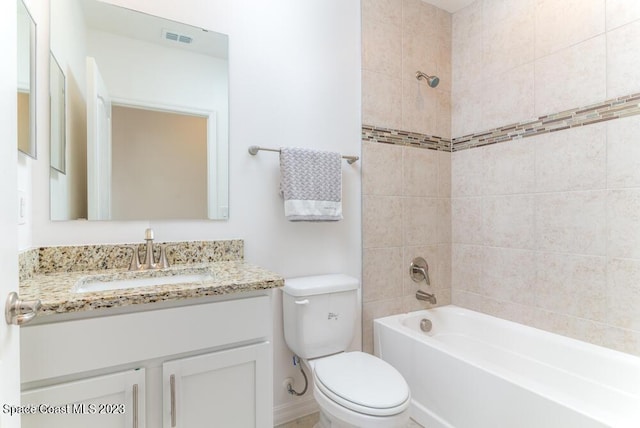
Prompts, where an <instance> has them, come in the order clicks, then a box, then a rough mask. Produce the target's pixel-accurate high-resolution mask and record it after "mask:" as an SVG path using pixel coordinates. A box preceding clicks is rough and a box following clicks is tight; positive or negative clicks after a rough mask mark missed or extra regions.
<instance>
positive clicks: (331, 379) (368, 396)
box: [283, 274, 411, 428]
mask: <svg viewBox="0 0 640 428" xmlns="http://www.w3.org/2000/svg"><path fill="white" fill-rule="evenodd" d="M359 284H360V283H359V281H358V279H357V278H353V277H350V276H347V275H342V274H333V275H318V276H307V277H299V278H291V279H287V280H286V281H285V285H284V288H283V317H284V337H285V341H286V342H287V345H288V346H289V349H291V350H292V351H293V352H294V353H295V354H296V355H297V356H298V357H300V358H301V359H302V362H303V364H304V366H306V368H307V369H308V370H309V372H310V373H311V377H312V378H313V384H314V385H313V396H314V398H315V399H316V401H317V403H318V406H319V407H320V422H318V424H317V425H316V428H350V427H366V428H396V427H405V426H406V425H407V423H408V422H409V404H410V402H411V393H410V390H409V386H408V385H407V382H406V381H405V380H404V378H403V377H402V375H401V374H400V373H399V372H398V371H397V370H396V369H395V368H393V367H392V366H391V365H390V364H388V363H387V362H385V361H382V360H381V359H379V358H376V357H374V356H372V355H370V354H366V353H364V352H359V351H353V352H346V350H347V348H348V347H349V345H350V344H351V341H352V340H353V337H354V334H355V329H356V325H357V322H356V321H357V318H356V317H357V315H358V307H357V305H358V288H359Z"/></svg>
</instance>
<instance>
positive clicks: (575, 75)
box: [535, 2, 607, 117]
mask: <svg viewBox="0 0 640 428" xmlns="http://www.w3.org/2000/svg"><path fill="white" fill-rule="evenodd" d="M550 3H552V2H550ZM562 21H563V22H565V21H567V20H566V19H564V18H562ZM606 63H607V61H606V40H605V36H604V35H601V36H598V37H594V38H592V39H589V40H587V41H585V42H582V43H580V44H578V45H574V46H571V47H569V48H566V49H563V50H561V51H558V52H556V53H554V54H552V55H548V56H545V57H543V58H540V59H537V60H536V62H535V116H538V117H539V116H542V115H545V114H550V113H557V112H560V111H562V110H568V109H572V108H575V107H580V106H586V105H589V104H593V103H596V102H599V101H602V100H604V99H606V96H607V94H606V92H607V91H606V89H607V86H606V82H607V78H606V76H607V70H606Z"/></svg>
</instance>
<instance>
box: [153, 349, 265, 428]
mask: <svg viewBox="0 0 640 428" xmlns="http://www.w3.org/2000/svg"><path fill="white" fill-rule="evenodd" d="M271 365H272V364H271V344H270V343H269V342H262V343H259V344H256V345H250V346H243V347H239V348H233V349H229V350H226V351H220V352H214V353H211V354H205V355H199V356H196V357H191V358H183V359H179V360H174V361H168V362H165V363H164V364H163V365H162V376H163V383H164V387H163V401H164V408H163V412H164V413H163V420H164V427H165V428H178V427H179V428H206V427H225V428H234V427H238V428H251V427H256V428H263V427H264V428H272V427H273V403H272V401H273V399H272V395H273V392H272V387H271V384H272V367H271Z"/></svg>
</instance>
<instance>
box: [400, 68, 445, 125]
mask: <svg viewBox="0 0 640 428" xmlns="http://www.w3.org/2000/svg"><path fill="white" fill-rule="evenodd" d="M436 102H437V97H436V91H435V90H434V89H433V88H431V87H429V86H428V85H426V84H422V83H419V82H418V81H417V80H416V79H413V80H403V81H402V127H401V128H400V129H403V130H406V131H412V132H419V133H421V134H427V135H431V134H433V133H434V131H435V128H436Z"/></svg>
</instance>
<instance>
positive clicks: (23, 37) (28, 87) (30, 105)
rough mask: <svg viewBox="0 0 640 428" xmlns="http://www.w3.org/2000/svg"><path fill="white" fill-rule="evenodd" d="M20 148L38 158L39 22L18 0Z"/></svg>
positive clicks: (20, 0)
mask: <svg viewBox="0 0 640 428" xmlns="http://www.w3.org/2000/svg"><path fill="white" fill-rule="evenodd" d="M17 19H18V22H17V32H18V34H17V39H18V150H20V151H21V152H22V153H24V154H26V155H28V156H31V157H32V158H34V159H35V158H36V106H35V99H36V97H35V93H36V91H35V88H36V23H35V22H34V21H33V18H32V17H31V14H30V13H29V11H28V10H27V7H26V6H25V4H24V3H23V2H22V0H18V17H17Z"/></svg>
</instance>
